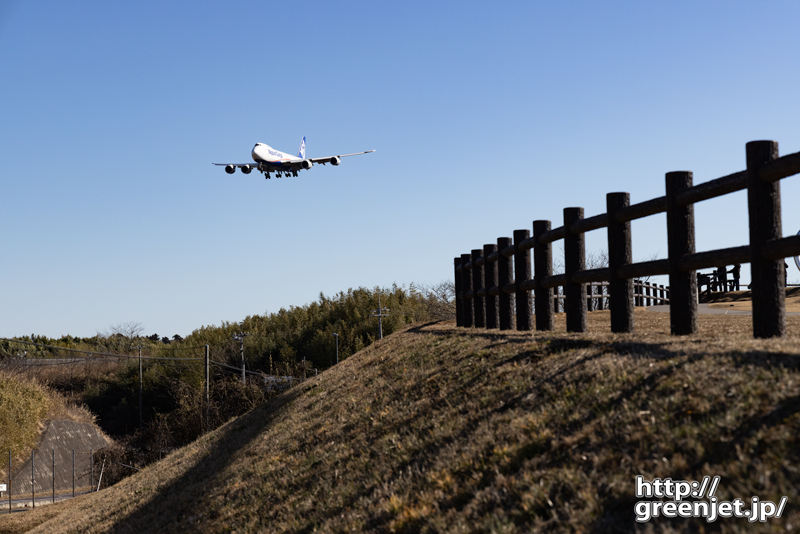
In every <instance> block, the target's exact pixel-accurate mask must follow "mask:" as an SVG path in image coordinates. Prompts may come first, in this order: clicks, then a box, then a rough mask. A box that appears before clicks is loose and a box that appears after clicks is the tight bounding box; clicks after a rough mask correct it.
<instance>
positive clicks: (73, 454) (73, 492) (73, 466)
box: [72, 449, 75, 497]
mask: <svg viewBox="0 0 800 534" xmlns="http://www.w3.org/2000/svg"><path fill="white" fill-rule="evenodd" d="M72 496H73V497H75V449H72Z"/></svg>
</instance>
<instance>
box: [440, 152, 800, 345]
mask: <svg viewBox="0 0 800 534" xmlns="http://www.w3.org/2000/svg"><path fill="white" fill-rule="evenodd" d="M746 156H747V169H745V170H743V171H740V172H737V173H734V174H730V175H728V176H723V177H722V178H718V179H716V180H711V181H709V182H705V183H702V184H699V185H696V186H695V185H693V184H692V173H691V172H689V171H678V172H669V173H667V174H666V195H665V196H663V197H658V198H654V199H652V200H648V201H645V202H640V203H638V204H633V205H631V203H630V194H629V193H608V194H607V195H606V210H607V211H606V213H602V214H600V215H595V216H593V217H589V218H584V216H583V208H564V224H563V226H560V227H558V228H552V229H551V224H550V221H546V220H536V221H533V236H531V235H530V231H529V230H514V234H513V240H512V239H511V238H509V237H500V238H498V239H497V243H496V244H494V243H492V244H488V245H484V246H483V248H482V249H475V250H472V251H471V254H462V255H461V256H460V257H457V258H455V262H454V263H455V285H456V316H457V324H458V326H463V327H478V328H500V329H501V330H510V329H511V328H512V325H511V322H512V316H513V315H514V314H513V311H514V310H513V305H512V298H511V296H512V295H513V296H514V297H515V298H514V300H515V302H516V310H515V311H516V329H517V330H522V331H525V330H532V329H533V313H532V312H533V309H532V304H533V303H535V306H536V316H535V317H536V330H545V331H548V330H553V329H554V313H555V310H554V295H553V288H556V287H563V291H564V300H565V303H564V308H565V311H566V315H567V331H568V332H585V331H586V328H587V310H588V305H587V284H590V283H594V282H608V303H609V309H610V310H611V331H612V332H633V331H634V318H633V308H634V303H635V301H634V299H635V297H636V294H635V293H634V282H633V279H634V278H641V277H647V276H654V275H664V274H666V275H669V294H670V296H669V297H668V301H669V306H670V331H671V332H672V334H673V335H688V334H693V333H696V332H697V330H698V324H697V302H698V301H697V277H696V271H697V270H698V269H705V268H709V267H717V266H721V265H732V264H736V263H739V264H741V263H750V269H751V277H752V282H751V288H752V305H753V335H754V337H757V338H767V337H776V336H783V335H785V334H786V303H785V296H786V295H785V270H784V261H783V260H784V259H785V258H787V257H790V256H795V255H798V254H800V235H796V236H789V237H782V232H781V198H780V180H782V179H784V178H787V177H789V176H792V175H794V174H798V173H800V152H797V153H794V154H790V155H788V156H784V157H778V143H777V142H775V141H751V142H749V143H747V145H746ZM744 189H746V190H747V199H748V216H749V225H750V244H749V245H744V246H741V247H732V248H725V249H718V250H711V251H707V252H699V253H698V252H695V231H694V204H696V203H697V202H701V201H703V200H708V199H711V198H715V197H719V196H722V195H726V194H728V193H733V192H735V191H741V190H744ZM664 212H666V215H667V217H666V218H667V248H668V258H667V259H663V260H655V261H646V262H639V263H633V261H632V247H631V241H632V239H631V224H630V223H631V221H633V220H635V219H640V218H643V217H647V216H650V215H655V214H658V213H664ZM600 228H606V229H607V233H608V267H607V268H601V269H588V270H587V269H586V265H585V257H586V252H585V241H584V234H585V233H586V232H589V231H591V230H597V229H600ZM560 239H563V240H564V266H565V269H564V271H565V272H564V274H559V275H553V252H552V243H553V242H555V241H558V240H560ZM531 249H532V250H533V259H534V262H533V263H534V265H533V275H532V273H531V254H530V250H531ZM531 291H532V292H533V300H532V299H531V294H530V292H531ZM648 291H649V290H648ZM556 300H557V299H556Z"/></svg>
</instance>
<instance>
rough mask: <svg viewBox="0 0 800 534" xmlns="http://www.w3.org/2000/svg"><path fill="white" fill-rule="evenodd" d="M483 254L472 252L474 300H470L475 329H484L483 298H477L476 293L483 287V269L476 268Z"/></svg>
mask: <svg viewBox="0 0 800 534" xmlns="http://www.w3.org/2000/svg"><path fill="white" fill-rule="evenodd" d="M481 254H483V250H482V249H479V248H477V249H474V250H473V251H472V291H473V293H474V294H475V298H473V299H472V306H473V308H474V310H475V328H486V308H485V306H484V301H485V299H484V297H479V296H478V291H479V290H480V289H481V288H482V287H483V267H479V266H478V263H477V262H478V258H480V257H481Z"/></svg>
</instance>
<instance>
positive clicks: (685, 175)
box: [666, 171, 697, 336]
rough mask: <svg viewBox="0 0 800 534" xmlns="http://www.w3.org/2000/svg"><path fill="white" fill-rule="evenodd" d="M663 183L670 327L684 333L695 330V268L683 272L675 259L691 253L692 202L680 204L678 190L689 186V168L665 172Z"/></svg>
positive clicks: (676, 333) (692, 239)
mask: <svg viewBox="0 0 800 534" xmlns="http://www.w3.org/2000/svg"><path fill="white" fill-rule="evenodd" d="M666 185H667V249H668V253H669V287H670V291H672V292H673V293H672V298H671V299H670V303H669V322H670V330H671V332H672V333H673V334H674V335H678V336H685V335H688V334H694V333H696V332H697V276H695V271H689V272H683V271H681V270H680V269H678V261H679V260H680V259H681V258H682V257H683V256H685V255H687V254H694V204H689V205H688V206H680V205H678V203H677V201H676V198H675V197H676V196H677V194H678V193H680V192H681V191H683V190H684V189H688V188H690V187H692V173H691V172H689V171H677V172H668V173H667V175H666Z"/></svg>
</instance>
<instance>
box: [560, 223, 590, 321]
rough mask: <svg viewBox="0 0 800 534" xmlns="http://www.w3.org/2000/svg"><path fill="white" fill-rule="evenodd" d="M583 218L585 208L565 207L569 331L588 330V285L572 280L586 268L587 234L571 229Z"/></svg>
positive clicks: (565, 283)
mask: <svg viewBox="0 0 800 534" xmlns="http://www.w3.org/2000/svg"><path fill="white" fill-rule="evenodd" d="M581 219H583V208H564V273H565V274H566V281H565V282H564V297H565V298H566V301H567V305H566V310H567V332H586V285H585V284H576V283H575V282H573V281H572V275H574V274H575V273H576V272H578V271H583V270H585V269H586V248H585V242H586V238H585V234H584V233H583V232H580V233H573V232H571V231H570V226H572V223H574V222H576V221H580V220H581Z"/></svg>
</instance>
